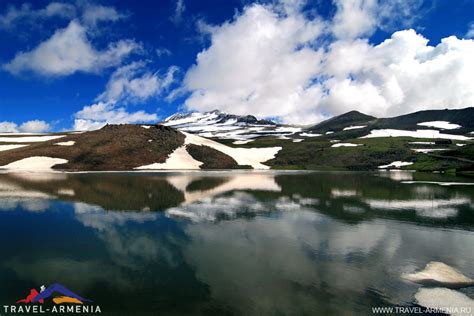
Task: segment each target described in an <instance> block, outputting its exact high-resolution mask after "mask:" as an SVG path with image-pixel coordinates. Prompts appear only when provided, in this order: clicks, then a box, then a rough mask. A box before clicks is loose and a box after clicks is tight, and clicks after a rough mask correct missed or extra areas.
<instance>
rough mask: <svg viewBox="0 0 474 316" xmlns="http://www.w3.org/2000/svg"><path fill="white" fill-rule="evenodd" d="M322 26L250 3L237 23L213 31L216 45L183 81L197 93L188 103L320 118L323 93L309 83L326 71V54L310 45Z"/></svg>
mask: <svg viewBox="0 0 474 316" xmlns="http://www.w3.org/2000/svg"><path fill="white" fill-rule="evenodd" d="M321 30H322V25H321V23H319V22H318V21H314V20H313V21H308V20H306V19H305V18H304V17H303V16H302V15H300V14H295V15H289V16H285V17H281V16H279V15H278V14H277V13H275V12H274V11H273V10H272V9H271V8H270V7H265V6H261V5H252V6H250V7H247V8H246V9H245V11H244V12H243V14H242V15H240V16H238V17H237V18H236V20H235V21H233V22H229V23H225V24H223V25H222V26H220V27H215V28H212V29H210V30H209V31H210V32H211V41H212V44H211V46H210V47H209V48H208V49H206V50H204V51H202V52H201V53H199V54H198V56H197V65H196V66H194V67H192V68H191V69H190V70H189V71H188V72H187V74H186V76H185V79H184V86H185V87H186V88H187V89H188V90H190V91H192V95H191V96H190V97H189V98H188V99H187V100H186V106H187V107H188V108H191V109H195V110H210V109H214V108H219V109H221V110H225V111H228V112H231V113H236V114H248V113H252V114H255V115H260V116H281V117H283V116H286V117H288V118H290V117H296V116H298V117H299V116H300V115H301V114H302V113H304V114H310V116H307V117H306V118H307V119H308V120H313V121H314V120H316V119H318V118H319V117H318V116H317V115H316V113H315V112H313V113H311V108H312V107H313V106H314V100H316V99H318V98H320V97H321V94H322V91H321V89H320V88H319V87H318V86H315V85H312V86H308V84H309V83H310V82H311V79H312V78H314V77H315V76H317V75H318V73H319V72H320V70H321V69H320V63H321V61H322V57H323V53H322V51H318V50H314V49H313V48H311V43H312V42H313V41H314V39H315V38H316V37H317V36H318V35H319V34H320V33H321Z"/></svg>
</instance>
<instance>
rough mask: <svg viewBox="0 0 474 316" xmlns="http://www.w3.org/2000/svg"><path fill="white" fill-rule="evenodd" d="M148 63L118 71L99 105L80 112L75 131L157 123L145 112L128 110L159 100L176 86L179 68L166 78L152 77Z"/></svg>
mask: <svg viewBox="0 0 474 316" xmlns="http://www.w3.org/2000/svg"><path fill="white" fill-rule="evenodd" d="M145 66H146V64H145V63H144V62H134V63H131V64H130V65H126V66H123V67H120V68H118V69H117V70H116V71H115V72H114V73H113V74H112V75H111V77H110V79H109V82H108V83H107V86H106V89H105V91H104V92H103V93H101V94H100V95H99V96H98V97H97V98H96V101H97V103H96V104H93V105H88V106H85V107H84V108H83V109H82V110H81V111H79V112H77V113H76V114H75V115H74V116H75V120H74V129H75V130H93V129H98V128H101V127H102V126H104V125H105V124H107V123H110V124H125V123H141V122H152V121H157V120H158V116H157V115H156V114H154V113H146V112H144V111H137V112H128V111H127V109H126V108H125V107H124V105H126V104H130V103H141V102H144V101H146V100H148V99H150V98H152V97H157V96H158V95H160V93H162V92H163V91H164V90H165V89H167V88H168V87H169V86H170V85H171V84H172V83H173V82H174V74H175V72H176V71H177V70H178V68H177V67H175V66H171V67H169V69H168V71H167V72H166V74H165V75H163V76H162V77H160V76H159V74H158V73H157V72H155V73H151V72H150V71H148V70H147V69H146V68H145Z"/></svg>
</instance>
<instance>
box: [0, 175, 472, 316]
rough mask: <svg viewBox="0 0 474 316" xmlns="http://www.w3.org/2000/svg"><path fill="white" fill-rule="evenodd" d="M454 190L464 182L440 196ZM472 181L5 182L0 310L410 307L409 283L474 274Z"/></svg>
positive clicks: (256, 311)
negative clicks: (63, 301) (424, 275)
mask: <svg viewBox="0 0 474 316" xmlns="http://www.w3.org/2000/svg"><path fill="white" fill-rule="evenodd" d="M406 181H408V182H409V183H405V182H406ZM447 182H457V183H464V184H463V185H451V186H446V185H438V183H447ZM472 182H474V181H472V180H471V179H469V178H467V179H466V178H460V177H454V176H453V177H451V176H447V175H435V174H419V173H408V172H381V173H348V172H340V173H338V172H314V173H307V172H305V173H297V172H295V173H292V172H251V171H241V172H208V173H206V172H195V173H172V172H170V173H149V174H148V173H91V174H63V173H50V174H14V173H11V174H10V173H9V174H0V244H1V246H2V252H1V253H0V280H1V281H2V282H1V283H2V284H9V285H8V286H7V287H4V288H2V287H0V303H3V304H11V303H12V302H14V301H15V300H16V299H17V298H18V297H22V296H24V295H23V294H24V293H23V292H24V291H25V289H29V288H31V287H34V286H37V287H39V285H42V284H52V283H56V282H60V283H61V284H64V285H66V286H67V287H68V288H72V289H74V290H75V291H77V292H78V293H81V294H82V295H83V296H85V297H90V298H92V299H93V300H94V301H95V302H96V303H98V304H100V305H101V306H102V307H103V308H102V310H103V311H104V312H105V313H110V314H111V315H118V314H119V311H122V312H124V314H126V313H133V314H134V315H140V314H143V315H146V314H147V313H149V314H156V313H164V314H189V313H193V314H209V313H216V314H245V315H249V314H250V315H262V314H276V313H280V314H295V315H296V314H297V315H300V314H314V313H320V314H328V315H329V314H344V313H354V314H362V315H364V314H368V313H370V312H371V309H370V307H371V306H384V305H395V304H401V305H406V304H412V303H413V295H414V293H415V292H416V290H417V289H418V287H419V286H418V285H415V284H412V283H410V282H407V281H403V280H402V279H401V278H400V275H401V274H402V273H404V272H413V271H415V270H417V269H420V268H422V267H423V266H424V265H425V264H426V263H427V262H429V261H433V260H437V261H442V262H444V263H446V264H449V265H451V266H454V267H456V268H457V269H459V270H461V271H463V272H464V273H466V274H467V275H469V274H471V273H472V265H471V263H472V261H473V260H474V252H473V251H472V244H473V242H474V233H473V228H474V216H473V215H474V214H473V212H474V210H473V199H474V192H473V191H474V190H473V189H474V188H473V186H471V185H470V184H471V183H472ZM32 241H34V242H32ZM463 291H469V289H466V290H463ZM466 293H468V294H469V292H466Z"/></svg>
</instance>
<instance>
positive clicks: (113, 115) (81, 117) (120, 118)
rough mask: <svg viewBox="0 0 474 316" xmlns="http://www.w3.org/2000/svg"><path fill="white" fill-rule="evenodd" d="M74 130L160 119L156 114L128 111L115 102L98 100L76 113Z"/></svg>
mask: <svg viewBox="0 0 474 316" xmlns="http://www.w3.org/2000/svg"><path fill="white" fill-rule="evenodd" d="M74 117H75V120H74V130H78V131H79V130H80V131H83V130H93V129H98V128H101V127H103V126H104V125H106V124H128V123H140V122H151V121H156V120H158V117H157V115H156V114H149V113H146V112H144V111H137V112H132V113H130V112H127V110H126V109H125V108H123V107H117V106H116V104H115V103H112V102H109V103H105V102H98V103H96V104H93V105H89V106H85V107H84V108H83V109H82V110H81V111H79V112H77V113H76V114H74Z"/></svg>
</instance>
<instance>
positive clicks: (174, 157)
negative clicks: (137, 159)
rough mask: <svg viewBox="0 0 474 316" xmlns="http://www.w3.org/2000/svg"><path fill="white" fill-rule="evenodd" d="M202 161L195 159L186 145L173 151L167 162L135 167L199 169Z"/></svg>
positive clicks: (138, 168)
mask: <svg viewBox="0 0 474 316" xmlns="http://www.w3.org/2000/svg"><path fill="white" fill-rule="evenodd" d="M201 165H202V162H200V161H197V160H196V159H194V158H193V157H192V156H191V155H190V154H189V153H188V151H187V150H186V145H183V146H181V147H178V149H176V150H175V151H173V152H172V153H171V155H170V156H169V157H168V159H167V160H166V162H164V163H154V164H151V165H145V166H140V167H137V168H135V169H137V170H141V169H171V170H174V169H199V167H200V166H201Z"/></svg>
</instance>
